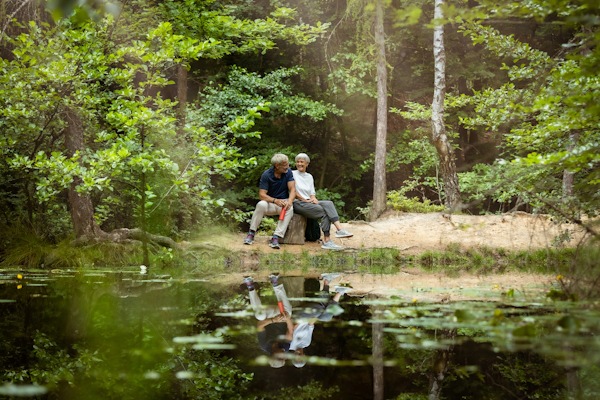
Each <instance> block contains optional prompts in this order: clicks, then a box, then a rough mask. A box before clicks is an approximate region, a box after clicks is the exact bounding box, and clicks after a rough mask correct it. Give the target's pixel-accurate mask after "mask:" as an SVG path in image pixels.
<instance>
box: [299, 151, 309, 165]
mask: <svg viewBox="0 0 600 400" xmlns="http://www.w3.org/2000/svg"><path fill="white" fill-rule="evenodd" d="M295 160H296V162H298V160H304V161H306V163H307V164H310V157H309V156H308V154H306V153H299V154H298V155H297V156H296V159H295Z"/></svg>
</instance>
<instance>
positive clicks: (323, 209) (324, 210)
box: [292, 153, 352, 250]
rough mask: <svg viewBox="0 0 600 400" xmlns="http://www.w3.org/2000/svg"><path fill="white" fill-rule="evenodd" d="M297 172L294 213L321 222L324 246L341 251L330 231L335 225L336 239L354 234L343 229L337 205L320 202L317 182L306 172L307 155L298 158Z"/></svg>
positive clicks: (294, 172) (301, 154) (299, 155)
mask: <svg viewBox="0 0 600 400" xmlns="http://www.w3.org/2000/svg"><path fill="white" fill-rule="evenodd" d="M295 160H296V170H294V171H292V173H293V174H294V180H295V181H296V198H295V199H294V204H293V205H294V212H295V213H296V214H300V215H303V216H305V217H306V218H312V219H318V220H320V226H321V230H322V231H323V245H322V246H321V247H322V248H324V249H327V250H341V249H343V247H342V246H339V245H337V244H335V243H334V242H333V240H331V237H330V230H331V224H333V225H334V226H335V227H336V229H337V232H336V233H335V237H336V238H347V237H351V236H352V234H351V233H350V232H348V231H345V230H343V229H342V225H341V224H340V217H339V215H338V213H337V211H336V209H335V205H334V204H333V202H332V201H330V200H318V199H317V197H316V191H315V181H314V179H313V176H312V175H311V174H310V173H308V172H306V168H307V167H308V164H310V158H309V157H308V155H307V154H305V153H300V154H298V155H297V156H296V158H295Z"/></svg>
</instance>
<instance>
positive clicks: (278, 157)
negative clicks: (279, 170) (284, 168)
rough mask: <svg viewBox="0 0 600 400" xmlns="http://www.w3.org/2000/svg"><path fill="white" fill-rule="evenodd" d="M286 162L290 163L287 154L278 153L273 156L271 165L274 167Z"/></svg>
mask: <svg viewBox="0 0 600 400" xmlns="http://www.w3.org/2000/svg"><path fill="white" fill-rule="evenodd" d="M284 162H290V161H289V159H288V156H286V155H285V154H281V153H277V154H275V155H274V156H273V158H271V164H273V165H276V164H281V163H284Z"/></svg>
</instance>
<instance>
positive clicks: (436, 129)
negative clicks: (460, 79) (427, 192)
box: [431, 0, 460, 210]
mask: <svg viewBox="0 0 600 400" xmlns="http://www.w3.org/2000/svg"><path fill="white" fill-rule="evenodd" d="M443 4H444V1H443V0H435V20H436V25H435V28H434V31H433V58H434V67H435V75H434V91H433V102H432V104H431V126H432V132H431V138H432V142H433V145H434V146H435V148H436V150H437V153H438V157H439V159H440V173H441V174H442V181H443V187H444V194H445V197H444V203H445V205H446V207H447V208H448V209H450V210H456V209H458V208H459V207H460V188H459V186H458V175H457V173H456V164H455V161H454V152H453V151H452V146H451V145H450V142H449V140H448V136H447V135H446V127H445V125H444V97H445V94H446V52H445V49H444V25H443V24H442V22H441V21H442V19H443V18H444V14H443V10H442V7H443Z"/></svg>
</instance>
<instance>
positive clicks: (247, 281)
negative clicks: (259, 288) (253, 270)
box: [244, 276, 254, 290]
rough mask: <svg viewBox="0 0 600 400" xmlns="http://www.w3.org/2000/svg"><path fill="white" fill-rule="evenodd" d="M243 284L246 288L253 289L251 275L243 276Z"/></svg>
mask: <svg viewBox="0 0 600 400" xmlns="http://www.w3.org/2000/svg"><path fill="white" fill-rule="evenodd" d="M244 285H246V287H247V288H248V290H254V279H252V277H251V276H247V277H245V278H244Z"/></svg>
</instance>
